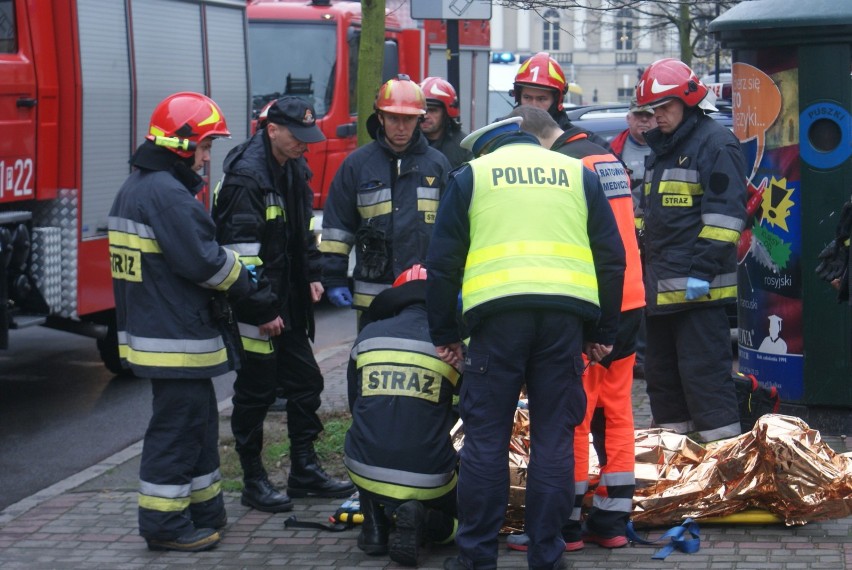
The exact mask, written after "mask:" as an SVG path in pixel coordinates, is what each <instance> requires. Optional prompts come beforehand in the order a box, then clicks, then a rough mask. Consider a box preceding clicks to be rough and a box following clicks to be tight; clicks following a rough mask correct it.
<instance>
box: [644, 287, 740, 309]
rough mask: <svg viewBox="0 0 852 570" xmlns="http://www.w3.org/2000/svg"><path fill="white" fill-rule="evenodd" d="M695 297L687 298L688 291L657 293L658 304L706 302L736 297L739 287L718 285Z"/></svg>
mask: <svg viewBox="0 0 852 570" xmlns="http://www.w3.org/2000/svg"><path fill="white" fill-rule="evenodd" d="M708 295H709V297H708V296H707V295H704V296H703V297H700V298H698V299H693V300H691V301H687V300H686V291H667V292H665V293H657V305H675V304H680V303H706V302H708V301H718V300H720V299H735V298H736V296H737V288H736V286H733V287H716V288H711V289H710V293H708Z"/></svg>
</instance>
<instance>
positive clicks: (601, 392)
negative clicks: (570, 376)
mask: <svg viewBox="0 0 852 570" xmlns="http://www.w3.org/2000/svg"><path fill="white" fill-rule="evenodd" d="M511 116H519V117H523V119H524V122H523V123H521V129H522V130H524V131H526V132H528V133H530V134H532V135H534V136H535V137H537V138H538V139H539V141H541V145H542V146H543V147H545V148H550V149H551V150H555V151H557V152H560V153H562V154H566V155H568V156H571V157H574V158H579V159H581V160H582V161H583V163H584V164H585V166H586V168H588V169H589V170H592V171H594V172H596V173H597V175H598V176H599V177H600V179H601V185H602V186H603V189H604V192H605V194H606V196H607V198H608V199H609V204H610V206H611V207H612V211H613V214H615V221H616V223H617V224H618V231H619V233H620V234H621V239H622V241H623V243H624V250H625V253H626V258H627V269H626V271H625V273H624V292H623V295H622V304H621V319H620V321H619V327H618V334H617V337H616V340H615V345H614V346H613V349H612V353H611V354H610V356H609V357H608V358H606V359H604V360H603V361H602V362H601V363H600V364H595V365H593V366H589V367H588V369H587V370H586V373H585V374H584V375H583V387H584V389H585V391H586V398H587V405H586V416H585V418H584V420H583V423H582V424H580V425H579V426H577V428H576V429H575V430H574V458H575V471H574V479H575V488H574V491H575V500H574V510H573V511H572V513H571V517H570V521H569V523H568V524H567V525H566V526H565V527H564V528H563V533H562V534H563V538H564V539H565V550H567V551H573V550H580V549H582V548H583V545H584V542H593V543H596V544H598V545H600V546H603V547H605V548H619V547H622V546H625V545H626V544H627V538H626V536H625V535H626V528H627V521H628V520H629V518H630V512H631V510H632V507H633V490H634V488H635V478H634V474H633V469H634V464H635V454H634V448H633V441H634V436H633V402H632V396H631V391H632V385H633V364H634V361H635V359H636V335H637V333H638V330H639V323H640V319H641V313H642V308H643V307H644V306H645V289H644V286H643V285H642V264H641V260H640V258H639V245H638V243H637V241H636V231H635V226H634V222H633V201H632V198H631V193H630V177H629V176H628V174H627V171H626V170H625V168H624V165H623V164H622V163H621V161H620V160H618V158H616V157H615V156H614V155H613V154H612V153H610V152H609V151H608V150H606V149H604V148H602V147H601V146H600V145H597V144H595V143H594V142H592V141H590V140H589V139H588V136H587V134H586V133H585V131H583V130H582V129H576V128H575V129H568V130H567V131H563V130H562V129H561V128H560V127H559V125H558V124H557V123H556V121H554V120H553V119H552V118H551V117H550V115H549V114H548V113H546V112H542V111H541V110H540V109H536V108H534V107H530V106H526V105H522V106H520V107H517V108H516V109H514V110H513V111H512V113H511ZM590 430H591V431H592V433H593V438H594V445H595V450H596V451H597V454H598V458H599V462H600V465H601V477H600V483H599V484H598V487H597V489H596V490H595V495H594V498H593V501H592V507H591V510H590V511H589V514H588V516H587V518H586V523H585V528H584V529H582V531H581V524H580V508H581V506H582V504H583V495H584V494H585V493H586V491H587V490H588V488H589V432H590Z"/></svg>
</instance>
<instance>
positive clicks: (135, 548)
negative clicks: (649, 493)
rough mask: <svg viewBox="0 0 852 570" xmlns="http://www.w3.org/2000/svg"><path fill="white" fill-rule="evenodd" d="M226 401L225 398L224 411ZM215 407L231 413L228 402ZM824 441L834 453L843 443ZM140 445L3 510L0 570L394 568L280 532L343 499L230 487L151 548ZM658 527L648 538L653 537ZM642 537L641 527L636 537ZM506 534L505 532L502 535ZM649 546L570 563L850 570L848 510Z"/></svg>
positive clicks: (639, 405)
mask: <svg viewBox="0 0 852 570" xmlns="http://www.w3.org/2000/svg"><path fill="white" fill-rule="evenodd" d="M348 352H349V345H348V344H346V343H344V344H341V345H338V346H335V347H332V348H329V349H326V350H324V351H321V352H320V353H318V354H317V360H318V361H319V363H320V366H321V368H322V370H323V373H324V374H325V381H326V389H325V393H324V396H323V399H324V402H323V407H324V409H326V410H329V411H332V410H343V409H346V380H345V378H346V364H347V358H348ZM633 392H634V410H635V417H636V420H635V421H636V425H637V426H638V427H647V426H648V425H649V423H650V412H649V409H648V399H647V396H646V394H645V383H644V381H641V380H637V381H636V382H635V386H634V391H633ZM226 405H227V404H225V406H226ZM225 406H223V411H224V412H225V413H227V411H228V410H227V409H224V408H225ZM823 438H824V439H825V440H826V441H828V442H829V443H830V444H831V445H832V446H833V447H834V448H835V449H839V450H844V451H845V449H843V447H841V446H844V445H845V442H842V441H841V440H840V438H839V437H836V436H834V435H827V434H823ZM140 451H141V443H139V444H135V445H133V446H131V447H130V448H128V449H127V450H125V451H123V452H121V453H118V454H116V455H115V456H113V457H111V458H109V459H108V460H106V461H105V462H103V463H102V464H99V465H97V466H94V467H92V468H90V469H88V470H86V471H85V472H83V473H81V474H79V475H77V476H75V477H72V478H69V479H68V480H66V481H63V482H61V483H58V484H57V485H54V486H53V487H51V488H49V489H46V490H44V491H42V492H40V493H38V494H37V495H34V496H33V497H30V498H29V499H25V500H24V501H21V502H19V503H17V504H15V505H12V506H10V507H9V508H7V509H6V510H4V511H2V512H0V568H3V569H4V570H5V569H10V568H27V569H30V568H40V569H41V568H44V569H52V568H61V569H66V568H69V569H70V568H80V569H93V568H111V569H112V568H123V569H132V568H146V569H148V568H155V569H160V568H163V569H165V568H174V567H183V566H185V567H189V566H191V567H194V568H199V569H207V568H226V569H228V568H256V567H261V566H268V567H278V568H300V569H313V568H338V569H344V568H396V567H397V566H396V565H395V564H393V563H391V562H390V561H389V559H388V558H387V557H371V556H367V555H365V554H363V553H362V552H361V551H360V550H358V547H357V546H356V544H355V540H356V537H357V532H358V531H357V528H356V529H353V530H349V531H344V532H339V533H331V532H325V531H317V530H285V529H284V521H285V520H286V519H287V517H289V516H291V515H296V516H297V517H298V518H299V520H303V521H317V522H326V521H327V518H328V516H329V515H330V514H331V513H333V512H334V511H335V510H336V509H337V507H338V506H340V503H341V499H297V500H295V501H294V502H295V508H294V510H293V512H291V513H284V514H276V515H273V514H267V513H261V512H258V511H254V510H251V509H248V508H247V507H243V506H242V505H240V501H239V495H238V494H236V493H227V494H226V495H225V502H226V506H227V510H228V516H229V523H228V526H227V528H226V529H225V531H224V538H223V540H222V543H221V544H220V545H219V546H218V547H217V548H215V549H214V550H211V551H209V552H202V553H195V554H185V553H174V552H151V551H149V550H148V549H147V548H146V547H145V542H144V541H143V539H142V538H141V537H140V536H139V535H138V534H137V526H136V491H135V489H136V478H137V466H138V454H139V453H140ZM664 530H665V529H658V530H655V531H651V532H650V533H648V534H649V535H650V536H649V538H656V537H658V536H660V534H661V533H662V532H663V531H664ZM642 534H643V535H644V534H645V533H642ZM501 540H502V539H501ZM655 550H656V549H654V548H652V547H642V546H637V547H627V548H622V549H618V550H612V551H610V550H606V549H603V548H599V547H597V546H593V545H590V546H588V547H586V548H585V549H584V550H583V551H580V552H577V553H572V554H571V555H570V558H569V560H571V561H572V562H573V566H574V568H612V569H618V570H624V569H625V568H631V569H634V568H635V569H642V568H667V569H669V568H671V569H687V568H688V569H701V568H708V569H709V568H718V569H726V568H742V569H766V568H778V569H789V570H793V569H830V570H838V569H843V568H849V569H850V570H852V517H847V518H844V519H839V520H832V521H827V522H822V523H813V524H809V525H806V526H803V527H793V528H786V527H784V526H783V525H709V524H704V525H702V526H701V550H700V551H699V552H697V553H694V554H683V553H679V552H675V553H674V554H672V555H670V556H669V557H668V559H666V560H664V561H658V560H652V559H651V556H652V554H653V553H654V552H655ZM455 553H456V550H455V548H454V547H453V546H446V547H442V548H439V549H430V550H426V551H425V552H424V554H423V556H421V566H420V567H421V568H425V569H433V568H441V567H442V563H443V560H444V558H446V557H448V556H453V555H454V554H455ZM499 567H500V568H526V555H525V554H523V553H519V552H513V551H510V550H508V549H505V548H502V547H501V550H500V559H499Z"/></svg>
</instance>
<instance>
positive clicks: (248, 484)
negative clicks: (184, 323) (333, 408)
mask: <svg viewBox="0 0 852 570" xmlns="http://www.w3.org/2000/svg"><path fill="white" fill-rule="evenodd" d="M324 140H325V136H324V135H323V134H322V131H320V129H319V127H317V126H316V117H315V115H314V109H313V107H312V106H311V105H310V104H308V103H307V102H306V101H304V100H302V99H299V98H298V97H282V98H281V99H279V100H277V101H276V102H274V103H273V104H272V105H271V106H270V107H269V109H268V110H267V112H266V118H265V121H264V123H262V126H261V128H260V130H259V131H258V132H256V133H255V134H254V136H252V137H251V138H250V139H248V140H247V141H245V142H244V143H242V144H240V145H239V146H237V147H235V148H233V149H232V150H231V152H229V153H228V156H227V157H226V158H225V164H224V172H225V178H224V180H223V182H222V186H221V188H220V189H218V191H217V193H216V201H215V204H214V207H213V218H214V220H215V221H216V225H217V237H218V239H219V242H220V243H222V244H223V245H224V246H225V247H228V248H231V249H233V250H234V251H237V252H238V253H240V255H241V256H243V257H242V259H243V260H244V261H245V262H246V263H250V264H251V265H254V266H255V271H256V273H257V277H258V279H259V280H261V281H262V282H268V283H270V285H271V286H272V290H273V292H274V294H275V296H276V298H277V300H278V309H279V311H280V313H281V314H282V315H283V317H284V325H285V328H284V332H283V334H281V336H279V337H277V338H275V339H269V338H266V337H264V336H263V335H259V334H258V330H257V327H256V326H253V325H252V324H251V323H253V322H256V315H255V314H254V313H253V311H252V310H251V307H245V306H242V305H237V306H236V313H237V318H238V320H239V322H240V334H241V336H242V343H243V347H244V348H245V352H246V356H247V359H246V363H245V365H244V366H243V368H242V369H241V370H240V371H239V372H238V373H237V380H236V382H234V398H233V401H234V410H233V413H232V415H231V429H232V430H233V432H234V439H235V448H236V451H237V454H238V455H239V457H240V464H241V466H242V468H243V492H242V498H241V501H242V504H243V505H246V506H250V507H252V508H255V509H257V510H260V511H266V512H273V513H277V512H284V511H288V510H290V509H292V508H293V505H292V503H291V501H290V497H288V496H287V494H285V493H281V492H280V491H279V490H278V489H276V488H275V487H274V486H273V485H272V484H271V483H270V482H269V478H268V477H267V472H266V469H265V468H264V466H263V461H262V458H261V452H262V450H263V421H264V419H265V418H266V414H267V412H268V411H269V407H270V406H271V405H272V404H273V403H274V402H275V397H276V394H277V389H278V388H279V387H280V388H281V391H282V393H283V395H284V397H285V398H286V402H287V403H286V410H287V433H288V436H289V438H290V474H289V476H288V479H287V491H288V493H289V495H290V496H293V497H306V496H314V497H345V496H348V495H350V494H351V493H352V492H353V491H354V490H355V487H354V485H352V483H351V482H349V481H336V480H334V479H332V478H331V477H329V476H328V474H326V473H325V471H324V470H323V469H322V467H321V466H320V465H319V463H318V461H317V456H316V452H315V450H314V441H315V440H316V438H317V437H318V436H319V433H320V432H321V431H322V429H323V426H322V421H321V420H320V418H319V416H318V415H317V410H318V409H319V407H320V403H321V401H320V395H321V393H322V390H323V377H322V373H321V372H320V369H319V366H318V365H317V361H316V359H315V358H314V354H313V350H312V348H311V341H312V340H313V337H314V314H313V304H314V303H316V302H317V301H319V300H320V298H321V297H322V293H323V289H322V285H321V283H320V275H321V267H320V263H319V261H320V260H319V257H320V255H319V252H318V251H317V248H316V240H315V238H314V235H313V232H312V231H311V229H310V221H311V217H312V209H311V203H312V201H311V198H312V197H313V194H312V192H311V190H310V188H309V187H308V184H307V178H308V174H307V172H306V170H305V168H307V167H306V165H305V162H304V161H303V160H302V155H303V154H304V153H305V151H306V150H307V148H308V144H311V143H317V142H321V141H324Z"/></svg>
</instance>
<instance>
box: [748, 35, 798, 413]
mask: <svg viewBox="0 0 852 570" xmlns="http://www.w3.org/2000/svg"><path fill="white" fill-rule="evenodd" d="M742 55H744V56H747V55H748V53H744V54H742ZM768 55H769V54H768V53H767V52H762V53H761V56H762V57H761V61H760V69H758V68H757V67H755V66H753V65H750V64H749V63H745V62H737V63H734V65H733V70H732V76H733V79H732V81H733V119H734V134H735V135H736V136H737V138H738V139H739V140H740V142H741V144H742V147H743V151H744V153H745V155H746V171H747V176H748V191H749V197H748V203H747V206H748V213H749V219H748V220H747V222H746V228H745V230H744V231H743V232H742V235H741V237H740V242H739V244H738V250H737V260H738V263H739V268H738V273H737V279H738V283H739V286H738V287H739V300H738V302H739V307H738V319H739V369H740V371H741V372H743V373H746V374H754V375H755V376H756V377H757V379H758V380H759V381H760V382H762V383H764V384H766V385H769V386H775V387H777V388H778V391H779V393H780V395H781V398H782V399H783V400H788V401H797V400H800V399H801V398H802V396H803V394H804V382H803V347H804V342H803V335H802V307H803V302H802V263H801V254H802V247H801V245H802V244H801V236H802V231H801V176H800V162H799V112H798V107H799V91H798V62H797V50H795V49H787V50H777V51H776V52H773V53H772V54H771V57H772V61H766V59H767V56H768ZM744 59H745V60H746V61H748V58H747V57H745V58H744Z"/></svg>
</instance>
